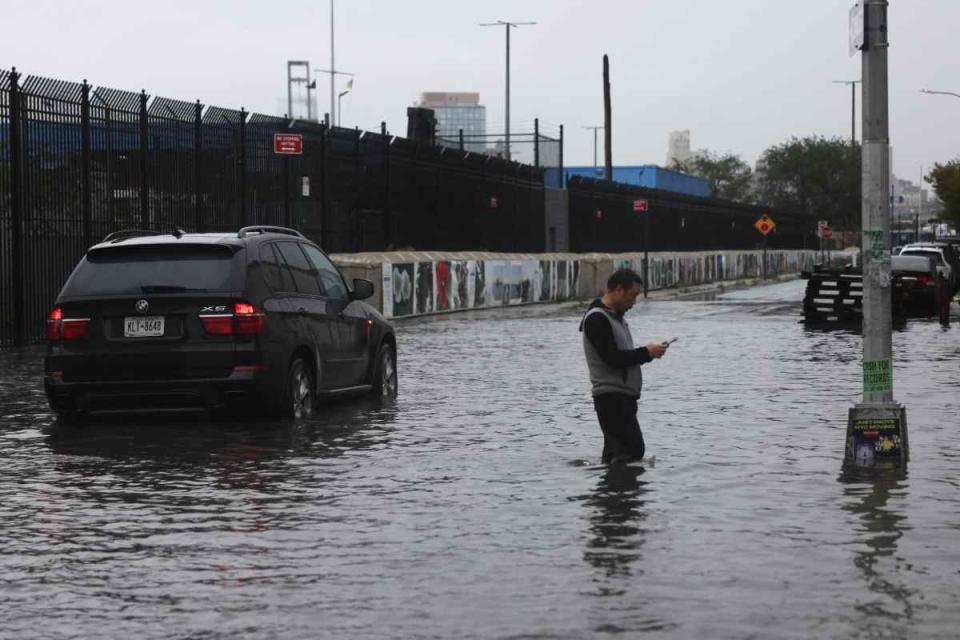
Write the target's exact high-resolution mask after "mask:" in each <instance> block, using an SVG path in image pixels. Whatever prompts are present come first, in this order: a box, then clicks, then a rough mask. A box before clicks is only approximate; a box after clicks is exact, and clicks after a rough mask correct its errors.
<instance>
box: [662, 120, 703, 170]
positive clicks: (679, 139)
mask: <svg viewBox="0 0 960 640" xmlns="http://www.w3.org/2000/svg"><path fill="white" fill-rule="evenodd" d="M704 153H705V152H704V151H703V150H701V149H698V150H696V151H694V150H692V149H691V148H690V130H689V129H682V130H680V131H671V132H670V135H669V137H668V138H667V164H666V166H667V167H672V166H673V163H674V161H676V162H686V161H687V160H692V159H694V158H700V157H703V155H704Z"/></svg>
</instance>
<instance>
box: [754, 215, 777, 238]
mask: <svg viewBox="0 0 960 640" xmlns="http://www.w3.org/2000/svg"><path fill="white" fill-rule="evenodd" d="M753 226H754V227H756V228H757V231H759V232H760V233H762V234H763V235H767V234H768V233H770V232H771V231H773V230H774V228H775V227H776V226H777V223H776V222H774V221H773V218H771V217H770V216H768V215H767V214H763V215H762V216H760V219H759V220H757V221H756V222H754V223H753Z"/></svg>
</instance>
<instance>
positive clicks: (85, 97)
mask: <svg viewBox="0 0 960 640" xmlns="http://www.w3.org/2000/svg"><path fill="white" fill-rule="evenodd" d="M80 172H81V181H82V182H81V201H80V206H81V210H82V216H83V248H84V250H86V248H87V247H89V246H90V244H91V242H90V240H91V229H90V227H91V216H92V211H93V194H92V193H91V184H90V183H91V179H90V85H89V84H87V81H86V79H84V81H83V85H82V86H81V90H80Z"/></svg>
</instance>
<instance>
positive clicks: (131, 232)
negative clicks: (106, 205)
mask: <svg viewBox="0 0 960 640" xmlns="http://www.w3.org/2000/svg"><path fill="white" fill-rule="evenodd" d="M162 235H166V234H165V233H163V232H162V231H150V230H148V229H121V230H120V231H114V232H113V233H108V234H107V235H106V237H105V238H104V239H103V240H101V241H100V242H120V241H121V240H126V239H127V238H136V237H138V236H162Z"/></svg>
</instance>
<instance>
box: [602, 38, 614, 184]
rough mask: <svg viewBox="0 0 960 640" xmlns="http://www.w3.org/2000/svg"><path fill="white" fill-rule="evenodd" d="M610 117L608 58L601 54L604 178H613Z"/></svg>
mask: <svg viewBox="0 0 960 640" xmlns="http://www.w3.org/2000/svg"><path fill="white" fill-rule="evenodd" d="M611 117H612V116H611V109H610V59H609V58H608V57H607V54H603V142H604V150H603V166H604V170H603V174H604V178H605V179H606V180H613V150H612V149H611V148H610V147H611V142H612V141H613V135H612V134H611V131H610V126H611V122H610V120H611Z"/></svg>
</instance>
